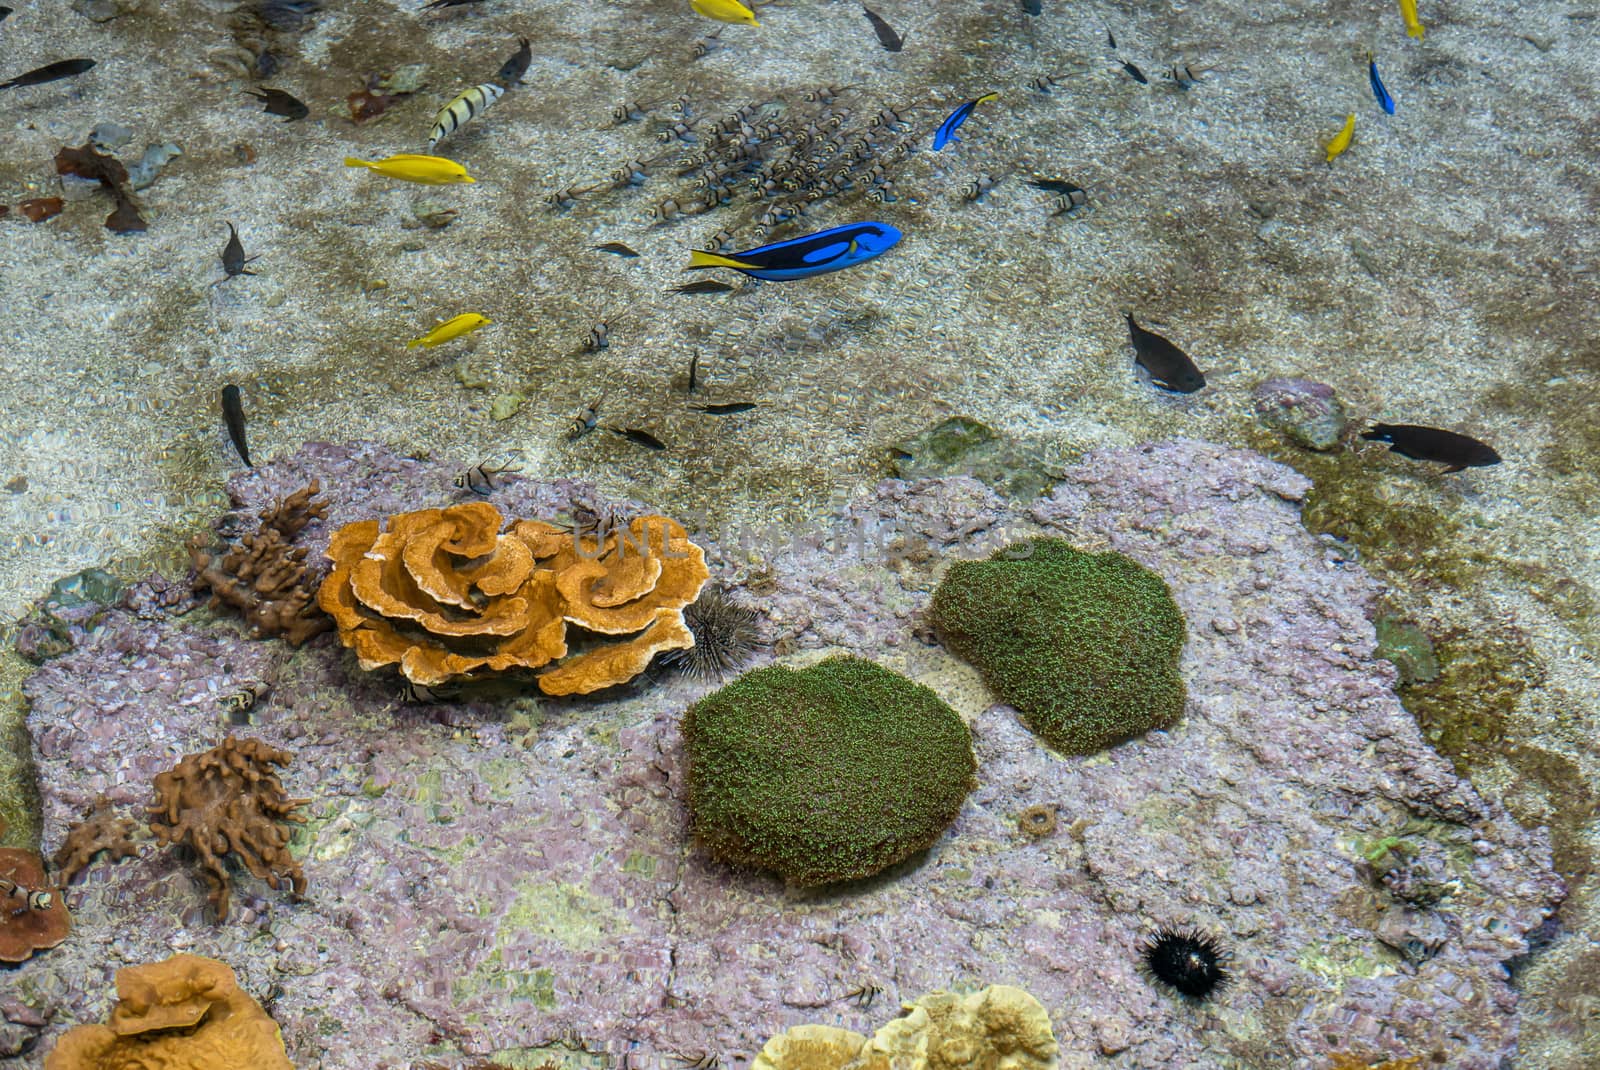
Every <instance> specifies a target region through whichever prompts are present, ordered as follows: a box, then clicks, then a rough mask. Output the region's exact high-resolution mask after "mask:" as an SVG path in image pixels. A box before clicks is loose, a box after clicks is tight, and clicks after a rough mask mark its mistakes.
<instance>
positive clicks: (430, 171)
mask: <svg viewBox="0 0 1600 1070" xmlns="http://www.w3.org/2000/svg"><path fill="white" fill-rule="evenodd" d="M344 165H345V166H346V167H365V168H367V169H368V170H371V171H376V172H378V174H380V175H387V176H388V177H390V178H400V179H404V180H405V181H407V182H421V183H423V184H424V185H428V186H447V185H449V184H451V183H452V182H476V181H477V179H475V178H473V177H472V176H471V175H469V174H467V169H466V168H465V167H462V166H461V165H460V164H458V163H456V162H455V161H454V160H447V159H445V158H444V157H443V156H418V155H416V154H415V153H409V152H403V153H401V154H400V155H398V156H390V157H389V158H387V159H384V160H358V159H356V158H355V157H354V156H346V157H345V158H344Z"/></svg>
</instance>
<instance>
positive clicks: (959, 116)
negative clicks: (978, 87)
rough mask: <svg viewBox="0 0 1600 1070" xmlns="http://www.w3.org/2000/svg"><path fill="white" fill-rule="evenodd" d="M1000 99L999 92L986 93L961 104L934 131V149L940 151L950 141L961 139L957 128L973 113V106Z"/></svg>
mask: <svg viewBox="0 0 1600 1070" xmlns="http://www.w3.org/2000/svg"><path fill="white" fill-rule="evenodd" d="M999 99H1000V94H999V93H985V94H984V95H983V96H981V97H979V98H978V99H977V100H969V101H967V102H966V103H965V104H963V105H961V107H959V108H957V109H956V110H955V111H953V112H951V113H950V114H949V115H947V116H945V120H944V122H942V123H940V124H939V129H937V130H935V131H934V132H933V151H935V152H938V151H939V150H940V149H942V148H944V147H945V146H946V145H948V144H950V142H952V141H960V140H961V139H960V138H958V137H956V130H957V129H959V128H960V126H961V124H962V123H964V122H966V121H967V116H969V115H971V114H972V109H973V108H976V107H977V106H978V105H979V104H987V103H989V102H990V101H991V100H999Z"/></svg>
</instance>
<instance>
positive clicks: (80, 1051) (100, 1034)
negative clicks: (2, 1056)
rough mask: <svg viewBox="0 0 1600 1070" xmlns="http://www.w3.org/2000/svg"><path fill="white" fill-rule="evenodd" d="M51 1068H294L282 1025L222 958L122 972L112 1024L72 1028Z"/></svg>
mask: <svg viewBox="0 0 1600 1070" xmlns="http://www.w3.org/2000/svg"><path fill="white" fill-rule="evenodd" d="M44 1066H45V1070H293V1068H292V1066H291V1064H290V1062H289V1058H288V1056H287V1055H286V1054H285V1053H284V1048H283V1036H282V1034H281V1033H280V1032H279V1031H278V1025H277V1023H276V1022H274V1021H273V1020H272V1019H271V1018H270V1017H268V1016H267V1012H266V1011H264V1010H262V1009H261V1006H260V1004H258V1003H256V1001H255V1000H253V999H251V998H250V996H249V995H248V994H247V993H245V992H243V991H241V990H240V988H239V984H238V981H237V980H236V979H235V978H234V975H233V971H232V970H230V969H229V968H228V967H227V966H226V965H225V964H223V963H221V962H217V961H216V960H215V959H208V958H201V957H200V956H199V955H174V956H172V957H171V958H170V959H167V960H165V961H163V962H153V963H149V964H147V965H144V966H129V967H127V968H126V969H122V970H118V971H117V1003H116V1006H115V1007H114V1008H113V1009H112V1011H111V1021H110V1023H109V1024H107V1025H80V1026H76V1027H74V1028H72V1029H69V1030H68V1031H67V1032H66V1033H64V1034H63V1035H62V1037H61V1039H60V1040H59V1041H57V1042H56V1046H55V1049H54V1050H53V1051H51V1052H50V1054H49V1055H47V1056H45V1060H44Z"/></svg>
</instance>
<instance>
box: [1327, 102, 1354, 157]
mask: <svg viewBox="0 0 1600 1070" xmlns="http://www.w3.org/2000/svg"><path fill="white" fill-rule="evenodd" d="M1355 136H1356V113H1355V112H1351V113H1350V116H1349V118H1347V119H1345V121H1344V129H1343V130H1341V131H1339V132H1338V133H1337V134H1335V135H1333V140H1332V141H1330V142H1328V162H1329V163H1332V162H1333V159H1334V157H1335V156H1338V155H1339V154H1340V153H1341V152H1343V151H1344V150H1345V149H1348V148H1349V147H1350V139H1351V138H1353V137H1355Z"/></svg>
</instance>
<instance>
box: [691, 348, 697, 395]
mask: <svg viewBox="0 0 1600 1070" xmlns="http://www.w3.org/2000/svg"><path fill="white" fill-rule="evenodd" d="M699 385H700V351H699V350H698V349H697V350H695V352H694V356H692V357H690V358H689V393H691V394H692V393H694V388H695V387H697V386H699Z"/></svg>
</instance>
